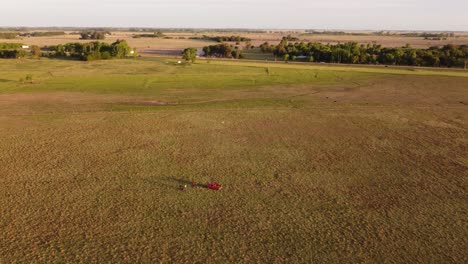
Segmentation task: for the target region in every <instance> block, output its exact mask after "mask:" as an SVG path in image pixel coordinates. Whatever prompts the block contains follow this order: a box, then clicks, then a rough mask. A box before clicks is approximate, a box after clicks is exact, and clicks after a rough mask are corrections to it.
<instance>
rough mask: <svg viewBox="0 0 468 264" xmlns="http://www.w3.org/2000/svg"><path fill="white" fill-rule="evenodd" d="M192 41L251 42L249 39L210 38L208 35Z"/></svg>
mask: <svg viewBox="0 0 468 264" xmlns="http://www.w3.org/2000/svg"><path fill="white" fill-rule="evenodd" d="M190 39H201V40H210V41H215V42H224V41H230V42H245V41H251V39H249V38H245V37H241V36H230V37H229V36H215V37H210V36H207V35H203V37H191V38H190Z"/></svg>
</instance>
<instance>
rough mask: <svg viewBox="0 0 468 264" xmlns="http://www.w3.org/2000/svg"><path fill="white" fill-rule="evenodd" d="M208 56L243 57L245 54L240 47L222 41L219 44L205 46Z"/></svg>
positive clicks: (204, 49)
mask: <svg viewBox="0 0 468 264" xmlns="http://www.w3.org/2000/svg"><path fill="white" fill-rule="evenodd" d="M203 52H204V53H205V56H206V57H218V58H235V59H242V58H243V55H242V52H241V51H240V50H239V48H237V47H234V46H232V45H229V44H226V43H222V44H217V45H210V46H206V47H204V48H203Z"/></svg>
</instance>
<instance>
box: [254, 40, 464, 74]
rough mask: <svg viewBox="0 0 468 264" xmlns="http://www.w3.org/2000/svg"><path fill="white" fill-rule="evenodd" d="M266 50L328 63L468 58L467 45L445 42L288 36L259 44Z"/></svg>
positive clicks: (457, 62) (448, 62) (439, 62)
mask: <svg viewBox="0 0 468 264" xmlns="http://www.w3.org/2000/svg"><path fill="white" fill-rule="evenodd" d="M260 49H261V50H262V52H264V53H270V52H271V53H273V54H275V55H276V56H280V57H282V58H283V59H284V60H297V59H301V60H307V61H311V62H312V61H316V62H327V63H349V64H385V65H409V66H429V67H464V66H465V62H466V61H467V60H468V45H460V46H456V45H445V46H443V47H431V48H428V49H415V48H412V47H410V46H409V45H406V46H405V47H401V48H384V47H382V46H381V45H377V44H367V45H363V44H362V45H359V44H358V43H356V42H348V43H343V44H341V43H340V44H335V45H332V44H321V43H312V42H309V43H304V42H300V43H298V42H296V43H290V42H288V40H287V39H286V38H283V40H282V41H281V42H280V43H279V44H278V45H276V46H274V45H270V44H269V43H267V42H265V43H263V44H262V45H260Z"/></svg>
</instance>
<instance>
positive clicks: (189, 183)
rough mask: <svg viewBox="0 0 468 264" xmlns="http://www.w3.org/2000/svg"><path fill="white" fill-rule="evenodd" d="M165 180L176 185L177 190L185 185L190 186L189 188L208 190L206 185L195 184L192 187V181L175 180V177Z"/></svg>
mask: <svg viewBox="0 0 468 264" xmlns="http://www.w3.org/2000/svg"><path fill="white" fill-rule="evenodd" d="M166 180H167V181H168V182H172V183H176V184H177V186H176V188H177V189H179V188H180V186H181V185H187V187H189V186H190V187H201V188H208V184H204V183H198V182H195V185H192V181H189V180H184V179H178V178H175V177H168V178H166Z"/></svg>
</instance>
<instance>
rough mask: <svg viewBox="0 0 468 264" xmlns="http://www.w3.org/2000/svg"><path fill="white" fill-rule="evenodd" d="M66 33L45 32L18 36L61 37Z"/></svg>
mask: <svg viewBox="0 0 468 264" xmlns="http://www.w3.org/2000/svg"><path fill="white" fill-rule="evenodd" d="M66 34H67V33H65V32H63V31H61V32H60V31H46V32H30V33H22V34H20V36H21V37H51V36H63V35H66Z"/></svg>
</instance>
